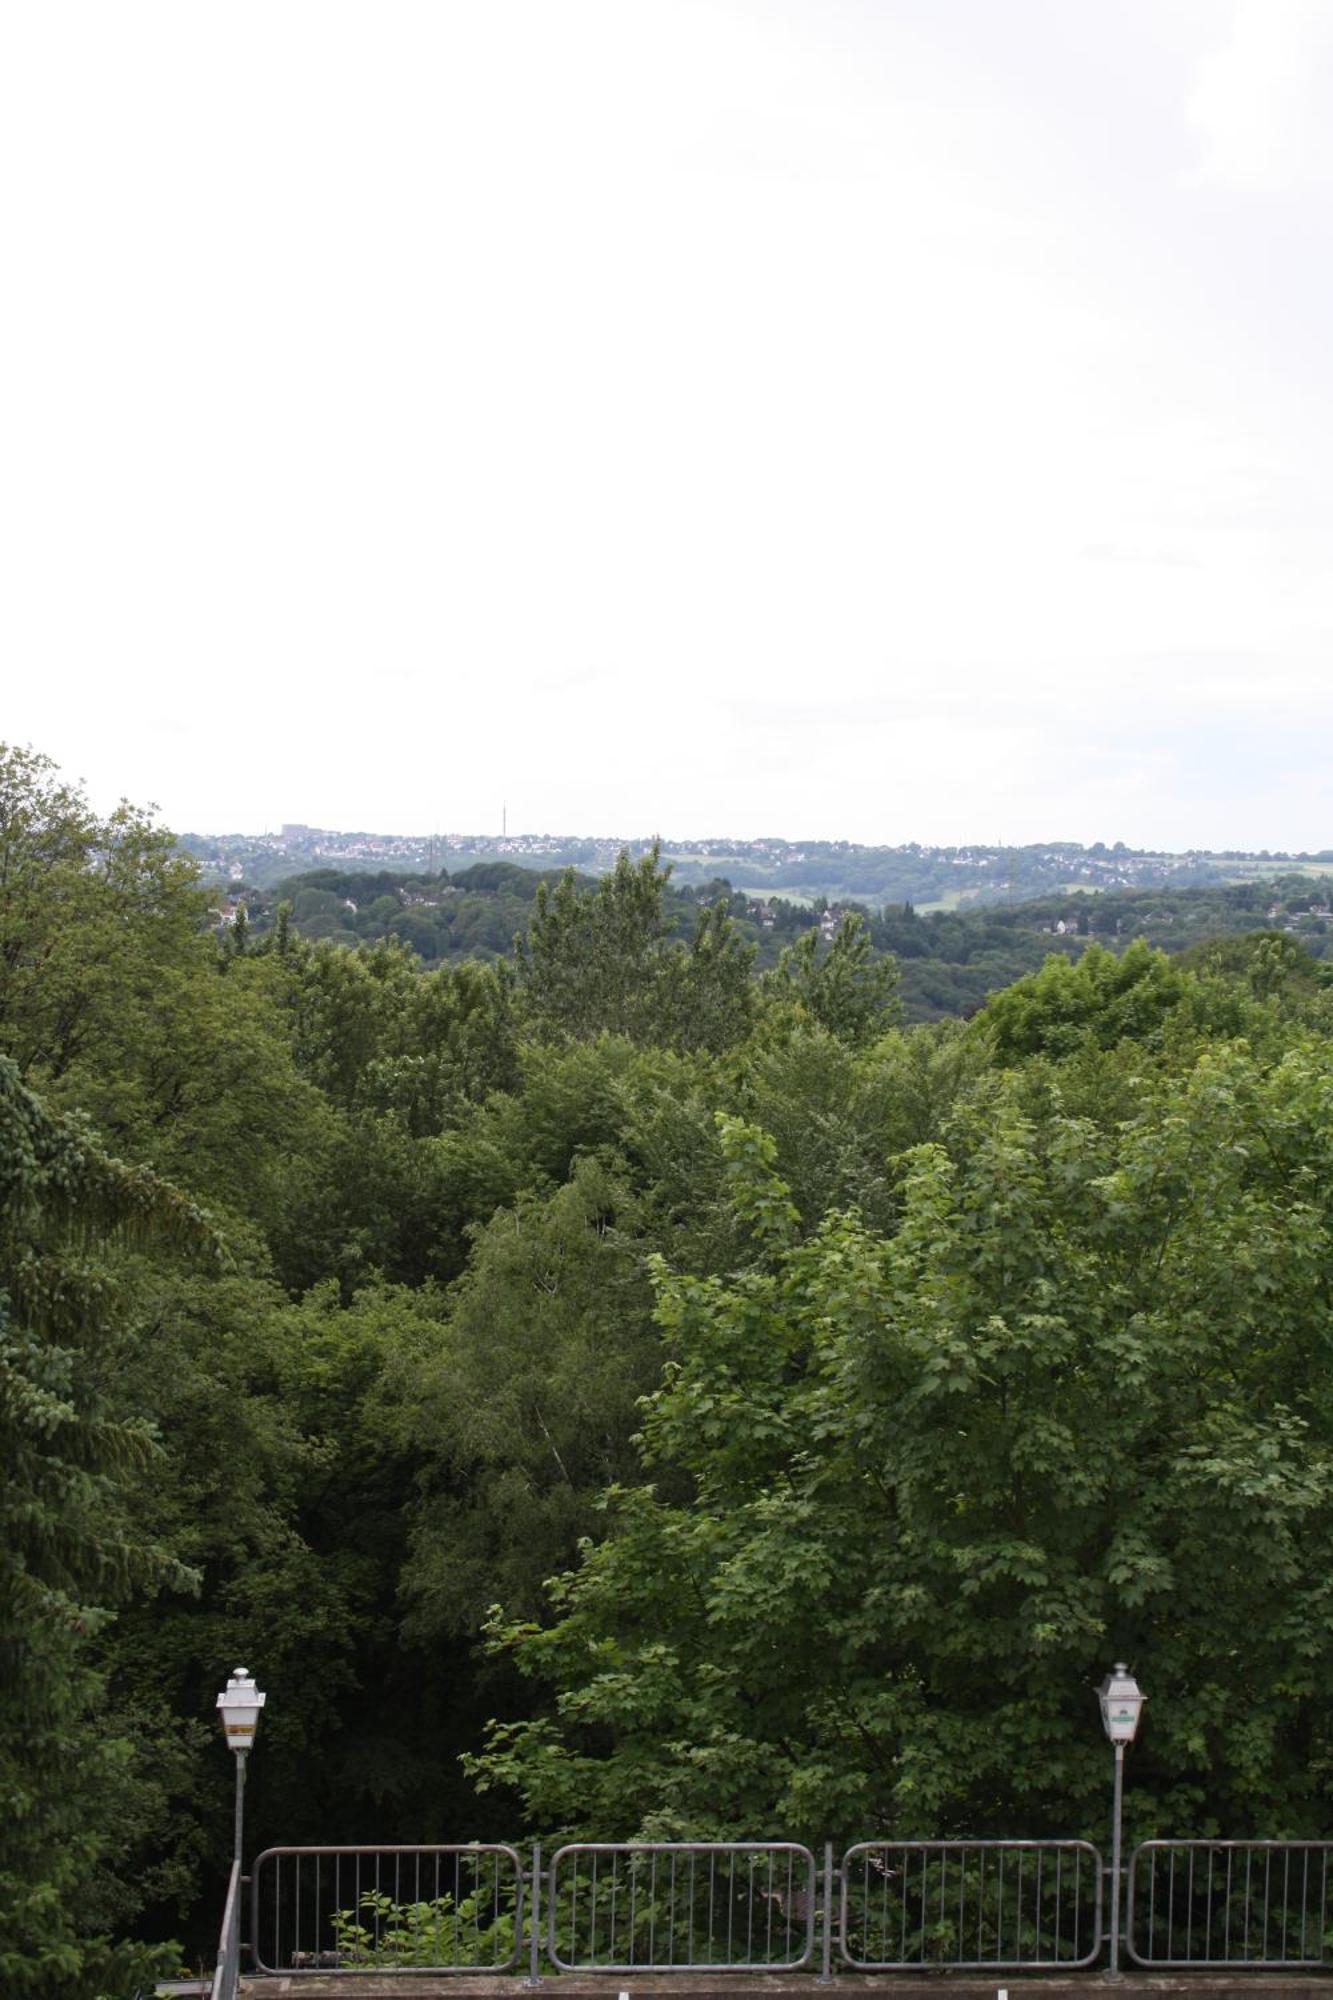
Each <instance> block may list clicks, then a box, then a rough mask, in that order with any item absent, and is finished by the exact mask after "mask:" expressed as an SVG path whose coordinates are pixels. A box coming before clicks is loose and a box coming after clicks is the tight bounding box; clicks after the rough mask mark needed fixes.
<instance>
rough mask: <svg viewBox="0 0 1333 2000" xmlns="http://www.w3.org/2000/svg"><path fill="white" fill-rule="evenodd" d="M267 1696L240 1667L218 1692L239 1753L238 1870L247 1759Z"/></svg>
mask: <svg viewBox="0 0 1333 2000" xmlns="http://www.w3.org/2000/svg"><path fill="white" fill-rule="evenodd" d="M267 1700H268V1696H267V1695H265V1694H261V1693H260V1692H259V1689H258V1688H257V1687H256V1686H255V1684H254V1681H253V1679H252V1678H251V1676H250V1674H249V1672H248V1670H247V1669H246V1668H245V1667H237V1669H236V1671H235V1673H234V1674H233V1675H232V1676H231V1679H230V1680H229V1681H228V1682H227V1685H226V1687H225V1689H224V1690H223V1692H222V1693H221V1694H220V1695H219V1696H218V1708H219V1709H220V1711H221V1714H222V1729H223V1734H224V1735H225V1736H226V1739H227V1748H228V1749H229V1750H231V1751H233V1752H234V1753H235V1757H236V1841H235V1850H234V1852H235V1861H236V1868H237V1872H238V1874H239V1872H240V1868H241V1850H242V1845H243V1839H244V1831H245V1760H246V1758H247V1757H248V1756H249V1754H250V1747H251V1745H252V1744H253V1742H254V1740H255V1731H256V1730H257V1729H258V1727H259V1711H260V1709H261V1708H262V1707H263V1706H264V1703H265V1702H266V1701H267Z"/></svg>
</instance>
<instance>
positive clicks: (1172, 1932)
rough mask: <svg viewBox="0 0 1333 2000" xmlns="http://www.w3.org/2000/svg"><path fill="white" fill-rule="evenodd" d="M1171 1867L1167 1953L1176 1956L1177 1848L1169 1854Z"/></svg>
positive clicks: (1167, 1893)
mask: <svg viewBox="0 0 1333 2000" xmlns="http://www.w3.org/2000/svg"><path fill="white" fill-rule="evenodd" d="M1168 1861H1169V1864H1170V1865H1169V1867H1168V1870H1167V1882H1166V1955H1167V1957H1168V1958H1174V1957H1175V1955H1176V1952H1175V1943H1176V1850H1175V1848H1174V1847H1173V1848H1172V1849H1171V1850H1170V1853H1169V1855H1168Z"/></svg>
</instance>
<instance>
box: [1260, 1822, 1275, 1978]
mask: <svg viewBox="0 0 1333 2000" xmlns="http://www.w3.org/2000/svg"><path fill="white" fill-rule="evenodd" d="M1272 1887H1273V1850H1272V1848H1271V1847H1266V1848H1265V1849H1264V1927H1263V1931H1262V1933H1261V1936H1260V1939H1259V1956H1260V1958H1267V1956H1268V1908H1269V1900H1270V1896H1271V1892H1272Z"/></svg>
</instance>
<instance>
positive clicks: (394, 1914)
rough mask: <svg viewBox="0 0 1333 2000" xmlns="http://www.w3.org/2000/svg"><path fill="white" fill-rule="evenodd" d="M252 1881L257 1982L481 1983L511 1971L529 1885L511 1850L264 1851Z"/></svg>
mask: <svg viewBox="0 0 1333 2000" xmlns="http://www.w3.org/2000/svg"><path fill="white" fill-rule="evenodd" d="M252 1876H253V1881H252V1889H251V1905H250V1908H251V1949H252V1952H253V1956H254V1963H255V1969H256V1970H257V1971H259V1972H269V1973H277V1972H281V1973H299V1972H319V1973H323V1974H328V1973H356V1972H362V1973H364V1972H367V1971H372V1970H386V1971H387V1970H408V1971H421V1972H436V1973H442V1972H458V1973H486V1972H507V1971H509V1970H511V1969H512V1968H513V1967H514V1966H515V1965H516V1964H517V1963H518V1955H519V1951H520V1948H521V1940H522V1937H523V1924H524V1901H525V1888H526V1877H525V1872H524V1868H523V1863H522V1862H521V1860H520V1859H519V1857H518V1854H517V1853H516V1851H515V1850H514V1849H513V1848H512V1847H506V1846H503V1845H495V1846H483V1845H480V1844H469V1845H466V1846H442V1847H270V1848H266V1849H265V1851H264V1852H263V1853H262V1854H261V1855H260V1856H259V1858H258V1860H257V1861H256V1862H255V1864H254V1868H253V1870H252Z"/></svg>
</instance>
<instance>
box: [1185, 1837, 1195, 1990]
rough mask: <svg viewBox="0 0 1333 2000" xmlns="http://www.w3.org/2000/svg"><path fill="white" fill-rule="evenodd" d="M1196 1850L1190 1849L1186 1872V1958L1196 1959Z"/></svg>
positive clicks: (1191, 1847)
mask: <svg viewBox="0 0 1333 2000" xmlns="http://www.w3.org/2000/svg"><path fill="white" fill-rule="evenodd" d="M1194 1955H1195V1954H1194V1848H1193V1846H1192V1845H1191V1846H1190V1848H1189V1849H1188V1859H1187V1866H1186V1871H1185V1956H1186V1958H1188V1959H1189V1960H1190V1961H1191V1963H1192V1962H1193V1959H1194Z"/></svg>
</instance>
